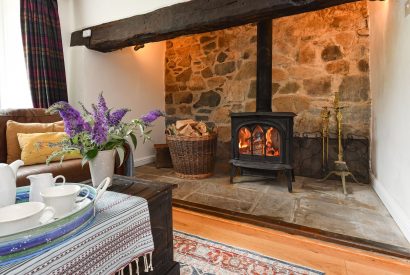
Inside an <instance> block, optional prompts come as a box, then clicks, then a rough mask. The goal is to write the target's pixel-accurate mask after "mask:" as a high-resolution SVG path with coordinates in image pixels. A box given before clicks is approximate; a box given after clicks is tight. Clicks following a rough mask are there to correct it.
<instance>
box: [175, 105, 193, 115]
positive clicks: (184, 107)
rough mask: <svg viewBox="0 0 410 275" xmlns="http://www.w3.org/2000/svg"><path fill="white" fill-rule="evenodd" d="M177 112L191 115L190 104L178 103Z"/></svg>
mask: <svg viewBox="0 0 410 275" xmlns="http://www.w3.org/2000/svg"><path fill="white" fill-rule="evenodd" d="M178 114H180V115H192V109H191V106H187V105H179V106H178Z"/></svg>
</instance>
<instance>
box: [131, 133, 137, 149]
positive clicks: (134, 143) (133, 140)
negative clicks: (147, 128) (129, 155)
mask: <svg viewBox="0 0 410 275" xmlns="http://www.w3.org/2000/svg"><path fill="white" fill-rule="evenodd" d="M130 137H131V140H132V144H133V145H134V149H136V148H137V144H138V140H137V137H136V136H135V134H134V133H130Z"/></svg>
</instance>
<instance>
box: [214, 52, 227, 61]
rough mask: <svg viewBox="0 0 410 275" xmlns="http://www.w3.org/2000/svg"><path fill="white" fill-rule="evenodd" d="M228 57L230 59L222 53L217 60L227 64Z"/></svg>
mask: <svg viewBox="0 0 410 275" xmlns="http://www.w3.org/2000/svg"><path fill="white" fill-rule="evenodd" d="M227 57H228V55H227V54H226V53H224V52H220V53H219V54H218V56H217V57H216V60H218V62H219V63H223V62H225V60H226V58H227Z"/></svg>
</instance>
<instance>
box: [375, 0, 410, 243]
mask: <svg viewBox="0 0 410 275" xmlns="http://www.w3.org/2000/svg"><path fill="white" fill-rule="evenodd" d="M405 2H406V0H388V1H385V2H379V1H376V2H369V12H370V30H371V33H370V39H371V42H370V77H371V90H372V93H373V95H372V98H373V116H372V117H373V121H372V145H371V152H372V173H373V183H374V188H375V190H376V192H377V193H378V194H379V196H380V198H381V199H382V200H383V202H384V204H385V205H386V206H387V208H388V209H389V211H390V213H391V214H392V216H393V218H394V219H395V220H396V222H397V223H398V225H399V226H400V228H401V230H402V231H403V233H404V234H405V235H406V237H407V239H409V240H410V177H409V175H410V146H408V144H409V141H410V122H409V117H410V35H409V34H410V16H407V17H406V16H405V9H404V8H405Z"/></svg>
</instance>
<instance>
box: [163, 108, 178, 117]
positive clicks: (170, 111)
mask: <svg viewBox="0 0 410 275" xmlns="http://www.w3.org/2000/svg"><path fill="white" fill-rule="evenodd" d="M175 112H176V110H175V108H174V107H170V106H165V113H166V114H167V115H170V116H172V115H175Z"/></svg>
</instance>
